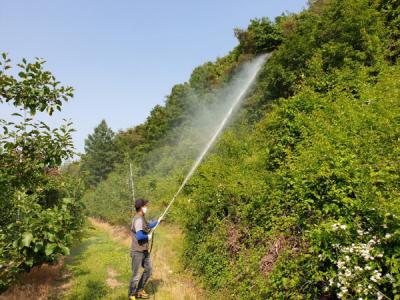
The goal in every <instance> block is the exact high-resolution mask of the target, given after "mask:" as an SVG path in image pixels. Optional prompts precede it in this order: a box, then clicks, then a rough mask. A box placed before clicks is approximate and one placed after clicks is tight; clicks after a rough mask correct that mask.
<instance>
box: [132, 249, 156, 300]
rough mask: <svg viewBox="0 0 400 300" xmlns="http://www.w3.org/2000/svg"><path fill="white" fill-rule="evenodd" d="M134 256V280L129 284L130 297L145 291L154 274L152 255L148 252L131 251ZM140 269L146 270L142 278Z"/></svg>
mask: <svg viewBox="0 0 400 300" xmlns="http://www.w3.org/2000/svg"><path fill="white" fill-rule="evenodd" d="M131 256H132V278H131V281H130V284H129V294H128V296H129V297H130V296H132V295H135V293H136V292H139V291H141V290H143V288H144V286H145V284H146V282H147V280H149V278H150V276H151V272H152V267H151V261H150V253H149V252H148V251H144V252H138V251H131ZM140 267H143V268H144V272H143V274H142V276H140V273H139V270H140Z"/></svg>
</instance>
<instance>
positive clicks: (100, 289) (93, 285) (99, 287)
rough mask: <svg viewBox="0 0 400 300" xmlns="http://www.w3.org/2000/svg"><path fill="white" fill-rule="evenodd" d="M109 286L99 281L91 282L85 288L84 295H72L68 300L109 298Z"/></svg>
mask: <svg viewBox="0 0 400 300" xmlns="http://www.w3.org/2000/svg"><path fill="white" fill-rule="evenodd" d="M107 294H108V289H107V286H106V285H105V284H104V283H103V282H101V281H99V280H89V281H88V282H87V284H86V287H85V292H84V293H83V294H79V295H76V294H72V295H69V296H68V298H67V299H68V300H75V299H82V300H97V299H102V298H103V297H105V296H107Z"/></svg>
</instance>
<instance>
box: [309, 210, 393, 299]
mask: <svg viewBox="0 0 400 300" xmlns="http://www.w3.org/2000/svg"><path fill="white" fill-rule="evenodd" d="M382 221H383V222H381V223H380V224H381V225H380V228H373V227H366V226H365V225H367V224H365V223H364V224H360V223H357V220H354V222H349V223H348V224H344V223H343V222H333V223H332V222H327V223H326V224H325V227H324V231H319V237H320V238H321V237H324V239H325V240H326V238H327V237H328V236H329V240H330V241H331V243H330V244H320V245H319V246H321V245H322V246H323V245H325V246H327V248H325V249H323V248H320V249H319V254H318V260H319V261H320V264H321V265H324V266H325V267H327V273H326V274H325V276H326V280H327V281H326V283H325V287H324V290H325V292H327V294H335V295H336V296H337V297H338V298H339V299H400V297H399V294H400V290H399V253H396V251H397V252H398V250H397V249H396V248H398V247H395V244H398V242H399V238H400V233H399V228H398V223H399V222H398V217H397V216H395V215H393V214H390V213H387V214H385V215H384V218H383V220H382ZM314 237H315V236H314ZM314 249H315V248H314Z"/></svg>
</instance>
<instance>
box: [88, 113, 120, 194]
mask: <svg viewBox="0 0 400 300" xmlns="http://www.w3.org/2000/svg"><path fill="white" fill-rule="evenodd" d="M117 155H118V153H117V152H116V148H115V144H114V132H113V131H112V130H111V128H109V127H108V126H107V123H106V121H105V120H102V121H101V122H100V124H99V125H98V126H97V127H96V128H95V129H94V132H93V134H90V135H89V136H88V138H87V139H86V140H85V155H84V156H83V157H82V166H81V169H82V172H83V173H84V174H85V176H84V178H85V183H86V185H87V186H88V187H94V186H96V185H97V184H98V183H99V182H100V181H102V180H105V179H106V178H107V175H108V173H110V172H111V171H112V170H114V164H115V162H116V161H117V159H118V156H117Z"/></svg>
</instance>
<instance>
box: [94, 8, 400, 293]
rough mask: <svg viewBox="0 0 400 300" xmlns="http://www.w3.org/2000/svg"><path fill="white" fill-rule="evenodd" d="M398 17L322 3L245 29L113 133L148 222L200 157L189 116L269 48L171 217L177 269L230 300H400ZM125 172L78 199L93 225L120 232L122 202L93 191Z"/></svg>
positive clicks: (394, 12) (122, 176) (107, 190)
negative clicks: (234, 43)
mask: <svg viewBox="0 0 400 300" xmlns="http://www.w3.org/2000/svg"><path fill="white" fill-rule="evenodd" d="M398 11H399V4H398V1H386V0H380V1H378V0H377V1H366V0H351V1H350V0H320V1H310V7H309V8H308V9H307V10H305V11H304V12H302V13H300V14H297V15H283V16H280V17H279V18H277V19H276V22H275V23H271V22H269V21H268V20H267V19H261V20H255V21H252V22H251V24H250V26H249V27H248V29H247V31H240V32H239V33H240V34H238V38H239V42H240V44H239V46H238V47H236V48H235V49H234V50H233V51H232V52H231V53H230V54H229V55H227V56H226V57H224V58H220V59H218V60H217V61H216V62H214V63H206V64H204V65H202V66H200V67H198V68H196V69H195V70H194V71H193V74H192V76H191V78H190V80H189V81H188V83H185V84H182V85H177V86H175V87H174V88H173V90H172V93H171V95H170V96H169V97H168V98H167V102H166V104H165V106H164V107H158V108H157V109H156V110H155V111H154V112H153V113H152V114H151V116H150V117H149V119H148V120H147V122H146V123H144V124H143V125H140V126H138V127H136V128H134V129H131V130H129V131H127V132H123V133H120V134H119V135H118V139H119V143H120V144H121V145H122V144H124V143H122V142H123V141H125V145H126V144H129V143H130V144H131V145H134V147H132V148H131V152H129V158H130V159H131V160H133V161H134V165H135V176H136V184H137V190H138V192H137V195H138V196H145V197H149V198H150V199H151V200H153V209H152V210H153V212H154V210H155V211H156V212H157V210H159V209H160V208H162V207H163V206H165V204H166V203H167V201H168V200H170V199H171V196H172V195H173V194H174V192H175V191H176V188H177V187H178V186H179V183H180V182H182V180H183V178H184V176H185V174H186V172H187V171H188V169H189V167H190V165H191V163H192V161H193V160H194V158H195V156H196V155H197V152H196V151H195V149H196V146H198V143H200V138H199V136H198V135H197V131H196V130H195V127H192V126H191V123H190V117H191V116H193V114H194V112H196V111H198V110H199V109H201V108H203V107H205V106H207V105H209V104H210V103H213V101H215V99H218V97H214V94H215V93H216V92H215V91H216V89H218V88H220V87H223V86H224V85H225V84H226V82H228V81H229V80H230V79H231V78H232V74H234V71H235V70H236V69H237V67H238V66H239V65H240V63H241V62H243V61H245V60H246V59H249V58H251V57H253V56H254V55H256V54H257V53H260V52H264V51H269V50H272V49H275V50H274V52H273V53H272V56H271V58H270V59H269V61H268V62H267V63H266V64H265V66H264V67H263V69H262V71H261V73H260V76H259V78H258V83H257V86H256V87H255V88H254V90H253V92H252V93H251V94H250V95H249V97H248V99H247V100H246V103H245V104H244V107H243V108H242V109H241V110H240V112H239V113H238V116H237V119H236V122H235V123H234V124H232V125H231V127H230V128H228V130H227V131H226V132H225V133H224V134H223V135H222V137H221V138H220V140H219V142H218V144H217V145H216V146H215V147H214V149H213V151H212V153H210V154H209V155H208V157H207V159H206V160H205V161H204V162H203V164H202V165H201V166H200V168H199V169H198V170H197V172H196V174H195V176H193V178H192V179H191V180H190V182H189V184H188V185H187V186H186V187H185V189H184V191H183V195H182V196H181V198H180V199H179V200H178V201H177V202H176V206H175V207H174V209H173V210H172V211H171V214H172V216H171V215H170V216H171V217H173V218H174V219H175V220H176V221H179V222H181V223H182V224H183V226H184V228H185V233H186V240H185V255H184V256H183V259H184V261H185V263H186V265H187V267H188V268H190V269H191V270H193V272H194V273H195V274H197V275H199V276H202V278H203V279H204V283H205V284H206V286H207V287H209V288H211V289H215V290H217V289H221V290H225V289H226V287H229V290H226V292H227V294H228V295H230V296H231V298H232V299H319V298H323V297H325V298H327V299H335V298H337V297H339V298H343V299H357V298H363V299H377V298H378V299H379V298H382V297H385V296H386V297H387V298H389V299H393V298H394V299H400V298H399V295H400V290H399V289H400V274H399V266H400V244H399V241H400V236H399V235H400V222H399V214H400V203H399V199H400V190H399V186H400V185H399V182H400V164H399V157H400V146H399V138H400V131H399V130H400V123H399V120H400V119H399V118H400V102H399V101H400V90H399V83H400V76H399V74H400V67H399V65H398V62H396V61H397V57H396V53H398V52H396V51H398V31H396V30H398V15H399V14H398ZM156 112H157V113H156ZM156 118H158V119H156ZM150 133H155V134H150ZM190 136H192V138H190ZM127 141H129V143H128V142H127ZM123 149H124V150H125V149H127V148H123ZM125 170H126V171H121V172H120V173H118V174H116V173H115V174H113V175H112V176H115V177H111V175H110V178H113V179H112V180H111V179H110V180H106V181H104V182H102V183H101V184H100V185H99V186H100V187H101V188H100V189H99V190H97V191H94V192H93V193H94V194H95V195H96V196H95V197H96V198H92V199H96V201H94V200H90V198H91V197H93V196H91V195H87V201H88V203H92V204H91V205H94V203H95V202H96V203H103V204H102V207H100V206H99V210H98V211H96V212H95V214H97V215H101V216H102V217H103V218H107V219H110V220H112V221H115V222H121V219H118V218H116V216H114V215H113V214H112V213H110V212H107V209H106V207H107V206H106V205H112V206H114V205H115V207H120V208H121V210H122V204H120V203H129V200H127V198H126V197H128V194H129V193H128V192H126V195H125V196H124V195H122V194H121V193H120V194H119V195H118V196H115V197H113V198H112V199H113V200H112V201H111V204H110V203H108V202H107V199H109V198H110V197H108V198H106V197H102V194H105V195H110V194H111V191H112V190H113V185H114V184H115V182H116V181H117V178H119V180H120V181H121V182H122V181H124V180H127V178H128V176H127V171H128V170H127V168H126V166H125ZM127 187H128V186H126V189H127ZM121 189H122V186H121ZM90 201H91V202H90ZM118 202H120V203H119V204H117V203H118ZM154 206H155V208H154ZM125 215H126V217H124V218H126V221H125V222H128V216H129V215H128V213H126V214H125Z"/></svg>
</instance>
